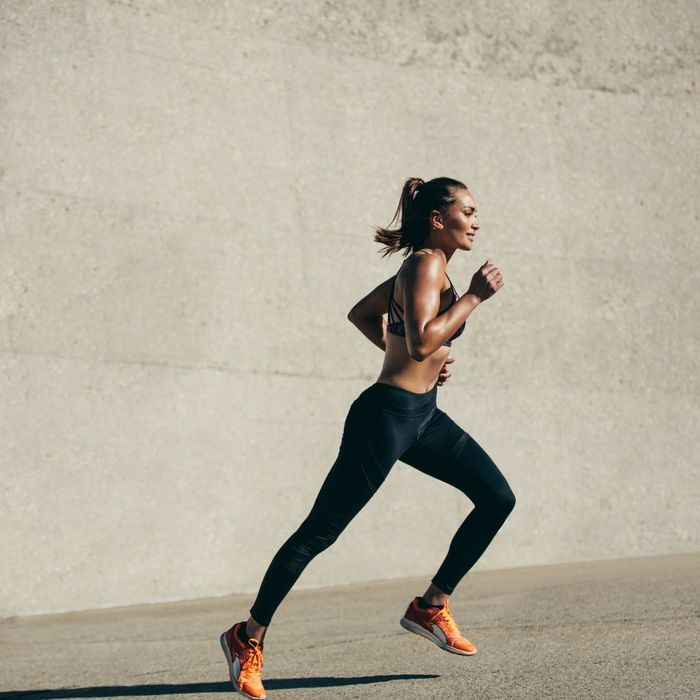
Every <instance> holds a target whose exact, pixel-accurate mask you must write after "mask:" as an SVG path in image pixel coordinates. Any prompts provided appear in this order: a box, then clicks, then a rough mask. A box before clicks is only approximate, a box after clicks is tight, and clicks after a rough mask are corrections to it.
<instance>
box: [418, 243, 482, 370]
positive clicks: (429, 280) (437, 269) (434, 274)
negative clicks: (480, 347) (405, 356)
mask: <svg viewBox="0 0 700 700" xmlns="http://www.w3.org/2000/svg"><path fill="white" fill-rule="evenodd" d="M443 274H444V265H443V264H442V263H441V262H440V261H439V260H438V259H437V258H436V257H435V256H433V255H420V256H417V257H415V258H414V259H413V260H412V264H409V265H407V269H406V284H405V294H404V318H405V323H406V344H407V345H408V352H409V354H410V355H411V357H412V358H413V359H414V360H417V361H418V362H422V361H423V360H425V359H426V358H427V357H429V356H430V355H432V354H433V353H434V352H435V351H436V350H437V349H438V348H439V347H440V346H441V345H442V344H443V343H444V342H445V341H446V340H447V339H448V338H451V337H452V336H453V335H454V334H455V333H456V331H457V329H458V328H459V327H460V326H461V325H462V323H464V321H466V320H467V318H469V316H470V315H471V313H472V311H474V309H475V308H476V307H477V306H478V305H479V304H480V303H481V298H480V297H478V296H477V295H476V294H469V293H468V294H465V295H464V296H463V297H460V298H459V299H458V300H457V302H456V303H455V304H453V305H452V306H451V307H450V308H449V309H448V310H447V311H445V312H444V313H442V314H440V315H439V316H438V315H437V313H438V311H439V310H440V290H441V289H442V279H443Z"/></svg>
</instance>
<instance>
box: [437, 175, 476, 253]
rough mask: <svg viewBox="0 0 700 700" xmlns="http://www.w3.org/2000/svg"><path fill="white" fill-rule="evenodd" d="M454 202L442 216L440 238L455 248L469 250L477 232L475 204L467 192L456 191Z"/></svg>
mask: <svg viewBox="0 0 700 700" xmlns="http://www.w3.org/2000/svg"><path fill="white" fill-rule="evenodd" d="M455 196H456V200H455V201H454V202H453V203H452V204H451V205H450V208H449V209H448V210H447V212H446V213H445V214H443V215H442V217H441V220H442V226H443V228H442V236H443V237H444V238H446V239H448V240H449V242H450V243H451V244H452V245H454V246H455V248H461V249H462V250H471V249H472V247H473V246H474V237H475V235H476V232H477V231H478V230H479V222H478V221H477V219H476V202H475V201H474V198H473V197H472V196H471V194H470V193H469V192H468V191H467V190H462V189H460V190H457V191H456V193H455Z"/></svg>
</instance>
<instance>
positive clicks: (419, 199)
mask: <svg viewBox="0 0 700 700" xmlns="http://www.w3.org/2000/svg"><path fill="white" fill-rule="evenodd" d="M397 218H399V220H400V227H399V228H398V229H395V230H391V229H388V228H387V229H384V228H377V229H376V232H375V238H374V239H375V241H377V242H379V243H382V244H383V245H384V248H383V249H382V250H383V251H384V255H388V254H391V253H395V252H397V251H399V250H403V256H404V257H405V258H406V259H405V260H404V261H403V263H402V265H401V267H400V269H399V270H398V272H397V274H396V275H394V276H393V277H391V278H389V279H388V280H386V281H385V282H382V283H381V284H380V285H379V286H378V287H377V288H376V289H374V290H373V291H371V292H370V293H369V294H368V295H367V296H366V297H364V298H363V299H361V300H360V301H359V302H358V303H357V304H355V306H354V307H353V309H352V310H351V311H350V313H349V314H348V318H349V319H350V320H351V321H352V322H353V323H354V324H355V325H356V326H357V327H358V328H359V329H360V331H362V333H364V335H366V336H367V337H368V338H369V339H370V340H371V341H372V342H373V343H374V344H375V345H377V346H378V347H380V348H381V349H382V350H384V351H385V354H384V364H383V366H382V370H381V372H380V374H379V377H377V380H376V382H375V383H374V384H372V385H371V386H369V387H368V388H367V389H365V390H364V391H362V393H360V395H359V396H358V397H357V398H356V399H355V400H354V401H353V402H352V404H351V406H350V410H349V411H348V414H347V417H346V419H345V424H344V430H343V435H342V439H341V443H340V449H339V452H338V456H337V458H336V460H335V462H334V464H333V466H332V467H331V470H330V472H329V473H328V475H327V476H326V478H325V481H324V482H323V484H322V486H321V489H320V491H319V493H318V496H317V497H316V500H315V502H314V504H313V507H312V508H311V512H310V513H309V515H308V516H307V517H306V519H305V520H304V521H303V522H302V523H301V525H300V526H299V528H298V529H297V530H296V532H294V534H292V535H291V537H290V538H289V539H288V540H287V541H286V542H285V543H284V544H283V545H282V547H281V548H280V549H279V551H278V552H277V553H276V554H275V556H274V557H273V559H272V561H271V563H270V566H269V567H268V569H267V572H266V573H265V576H264V577H263V580H262V583H261V585H260V589H259V591H258V595H257V598H256V599H255V602H254V603H253V606H252V607H251V608H250V617H249V618H248V619H247V620H244V621H241V622H237V623H236V624H234V625H233V627H231V628H230V629H229V630H227V631H226V632H224V633H223V634H222V635H221V646H222V648H223V650H224V654H225V655H226V660H227V662H228V665H229V671H230V674H231V681H232V683H233V686H234V688H235V689H236V690H238V691H239V692H240V693H241V694H243V695H244V696H245V697H247V698H252V699H254V700H262V699H263V698H266V697H267V696H266V695H265V689H264V688H263V685H262V681H261V679H260V674H261V671H262V665H263V639H264V637H265V632H266V630H267V628H268V626H269V625H270V622H271V620H272V616H273V615H274V613H275V611H276V610H277V607H278V606H279V604H280V603H281V602H282V600H283V599H284V598H285V596H286V595H287V593H288V592H289V591H290V589H291V588H292V586H293V585H294V583H295V582H296V580H297V579H298V578H299V576H300V575H301V573H302V571H304V569H305V568H306V566H307V565H308V564H309V562H310V561H311V560H312V559H313V558H314V557H315V556H316V555H318V554H319V553H320V552H322V551H324V550H325V549H327V548H328V547H330V545H332V544H333V542H335V541H336V539H337V538H338V535H340V533H341V532H342V531H343V530H344V529H345V528H346V527H347V525H348V524H349V523H350V521H351V520H352V519H353V518H354V517H355V516H356V515H357V513H359V511H360V510H361V509H362V508H363V507H364V506H365V505H366V504H367V502H368V501H369V500H370V498H372V496H373V495H374V493H375V492H376V491H377V489H378V488H379V487H380V486H381V485H382V482H383V481H384V479H386V477H387V475H388V474H389V471H390V470H391V468H392V466H393V465H394V463H395V462H396V460H398V459H400V460H401V461H402V462H404V463H405V464H408V465H410V466H412V467H415V468H416V469H418V470H420V471H422V472H424V473H425V474H429V475H430V476H433V477H435V478H436V479H440V480H441V481H444V482H446V483H448V484H451V485H452V486H454V487H456V488H458V489H459V490H460V491H462V493H464V494H465V495H466V496H467V497H468V498H469V499H470V500H471V501H472V502H473V504H474V508H473V509H472V510H471V512H470V513H469V514H468V515H467V517H466V519H465V520H464V522H463V523H462V524H461V525H460V527H459V529H458V530H457V532H456V534H455V535H454V538H453V539H452V542H451V544H450V547H449V550H448V552H447V555H446V557H445V559H444V561H443V562H442V564H441V565H440V568H439V569H438V571H437V573H436V574H435V576H434V577H433V578H432V580H431V582H430V585H429V586H428V588H427V589H426V590H425V592H424V593H423V595H422V596H417V597H415V598H414V599H413V600H412V601H411V602H410V603H409V605H408V608H407V609H406V612H405V613H404V616H403V617H402V618H401V620H400V623H401V625H402V626H403V627H404V628H405V629H407V630H408V631H409V632H414V633H415V634H418V635H421V636H422V637H425V638H426V639H429V640H430V641H431V642H434V643H435V644H437V646H438V647H440V648H441V649H444V650H445V651H449V652H452V653H454V654H463V655H471V654H475V653H476V647H475V646H474V645H473V644H472V643H471V642H470V641H469V640H468V639H466V638H465V637H463V636H462V634H461V633H460V631H459V628H458V626H457V624H456V622H455V621H454V619H453V617H452V614H451V612H450V608H449V604H448V600H449V597H450V594H451V593H452V592H453V591H454V589H455V587H456V586H457V584H458V583H459V582H460V580H461V579H462V577H463V576H464V575H465V574H466V573H467V571H469V569H471V567H472V566H473V565H474V564H475V562H476V561H477V560H478V559H479V557H480V556H481V555H482V554H483V552H484V550H485V549H486V547H488V545H489V543H490V542H491V540H492V539H493V537H494V536H495V534H496V532H497V531H498V530H499V529H500V527H501V525H503V523H504V521H505V519H506V518H507V517H508V514H509V513H510V512H511V510H512V509H513V507H514V506H515V496H514V495H513V492H512V491H511V489H510V487H509V485H508V482H507V481H506V479H505V478H504V476H503V475H502V474H501V472H500V471H499V469H498V467H497V466H496V465H495V464H494V463H493V461H492V460H491V458H490V457H489V456H488V455H487V454H486V452H484V450H483V449H482V448H481V447H480V446H479V445H478V443H477V442H476V441H475V440H474V438H473V437H471V436H470V435H469V434H468V433H466V432H465V431H464V430H463V429H462V428H460V427H459V425H457V424H456V423H455V422H454V421H453V420H452V419H451V418H450V417H449V416H448V415H447V414H446V413H444V412H443V411H441V410H440V409H439V408H438V407H437V405H436V399H437V387H438V386H442V384H444V383H445V381H446V379H447V378H448V377H449V376H450V371H449V369H448V368H447V364H448V363H449V362H453V361H454V360H453V359H452V358H449V357H448V355H449V353H450V346H451V345H452V341H453V340H455V339H456V338H459V336H460V335H461V334H462V331H463V330H464V327H465V322H466V320H467V318H468V317H469V316H470V314H471V313H472V311H474V309H475V308H476V307H477V306H478V305H479V304H480V303H482V302H483V301H485V300H486V299H488V298H490V297H491V296H493V295H494V294H495V293H496V292H497V291H498V290H499V289H500V288H501V287H503V278H502V275H501V272H500V271H499V269H498V268H497V267H496V266H495V265H494V264H493V263H492V262H490V261H489V260H487V261H486V262H485V263H484V264H483V265H482V266H481V267H480V268H479V270H478V271H477V272H476V273H475V274H474V276H473V277H472V280H471V284H470V286H469V290H468V291H467V293H466V294H465V295H464V296H462V297H460V296H459V295H458V294H457V291H456V290H455V288H454V286H453V285H452V281H451V280H450V278H449V277H448V275H447V263H448V262H449V261H450V258H451V257H452V254H453V253H454V252H455V251H456V250H464V251H470V250H472V248H473V247H474V237H475V234H476V232H477V231H478V230H479V223H478V221H477V218H476V202H475V201H474V198H473V197H472V195H471V193H470V192H469V190H468V189H467V186H466V185H465V184H464V183H462V182H460V181H459V180H453V179H452V178H448V177H439V178H435V179H434V180H430V181H428V182H424V181H423V180H421V179H420V178H409V179H408V180H407V181H406V183H405V184H404V187H403V191H402V193H401V200H400V202H399V206H398V208H397V210H396V214H395V215H394V219H392V222H391V223H393V222H394V221H396V220H397ZM389 225H390V226H391V224H389ZM380 252H381V251H380ZM387 311H388V322H386V321H384V319H383V314H384V313H386V312H387Z"/></svg>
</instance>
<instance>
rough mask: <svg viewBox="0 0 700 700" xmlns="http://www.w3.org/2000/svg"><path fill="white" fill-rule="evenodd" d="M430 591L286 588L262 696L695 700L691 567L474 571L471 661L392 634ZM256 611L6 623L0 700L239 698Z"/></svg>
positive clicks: (214, 609) (698, 645)
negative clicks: (243, 641)
mask: <svg viewBox="0 0 700 700" xmlns="http://www.w3.org/2000/svg"><path fill="white" fill-rule="evenodd" d="M428 578H429V577H427V576H424V577H420V578H415V579H401V580H396V581H382V582H376V583H368V584H354V585H349V586H340V587H333V588H324V589H316V590H294V589H293V590H292V592H291V593H290V594H289V595H288V596H287V598H286V599H285V600H284V601H283V603H282V605H281V606H280V608H279V609H278V611H277V613H276V615H275V618H274V620H273V622H272V625H271V626H270V628H269V630H268V633H267V636H266V638H265V657H264V667H263V674H262V678H263V682H264V684H265V688H266V691H267V696H268V698H269V699H270V700H273V699H277V700H285V699H291V698H295V699H296V698H303V699H306V698H333V699H340V698H367V697H371V698H387V699H390V698H396V699H397V700H398V699H400V700H411V699H413V698H427V699H430V700H432V699H433V698H479V699H480V700H484V699H494V700H496V699H498V700H501V699H511V698H513V699H516V698H517V699H520V698H523V699H524V698H528V699H529V698H533V699H535V698H537V699H538V700H542V699H544V698H547V699H548V698H556V699H557V700H563V699H566V700H568V699H570V698H581V699H584V698H585V699H589V698H595V699H599V698H610V699H611V700H613V699H614V700H628V699H633V698H640V699H641V698H644V699H645V700H646V699H649V698H651V699H653V700H662V699H664V698H673V700H678V699H680V698H683V699H692V700H697V699H698V698H700V623H699V620H698V618H699V616H700V553H695V554H683V555H666V556H654V557H643V558H634V559H619V560H607V561H598V562H585V563H576V564H565V565H554V566H536V567H523V568H517V569H507V570H498V571H483V572H482V571H470V572H469V573H468V574H467V576H466V577H465V578H464V579H462V582H461V583H460V585H459V586H458V588H457V590H456V591H455V592H454V594H453V596H452V597H451V599H450V607H451V609H452V611H453V614H454V616H455V619H456V621H457V623H458V624H459V626H460V628H461V630H462V633H463V634H464V635H465V636H466V637H468V638H469V639H470V640H471V641H472V642H473V643H474V644H476V646H477V648H478V651H477V653H476V654H475V655H474V656H458V655H455V654H449V653H447V652H445V651H442V650H441V649H439V648H438V647H436V646H435V645H433V644H432V643H431V642H429V641H427V640H425V639H423V638H421V637H418V636H416V635H414V634H411V633H410V632H407V631H405V630H404V629H403V628H402V627H401V626H400V625H399V619H400V618H401V616H402V615H403V613H404V610H405V608H406V606H407V605H408V603H409V602H410V600H411V598H412V597H413V596H414V595H420V594H421V593H423V591H424V590H425V588H426V587H427V584H428ZM253 598H254V596H253V595H236V596H229V597H225V598H216V599H206V600H197V601H188V602H179V603H166V604H158V605H139V606H130V607H124V608H112V609H108V610H98V611H87V612H79V613H64V614H58V615H37V616H29V617H17V618H11V619H8V620H3V621H0V645H1V646H0V657H1V658H0V689H1V690H0V700H5V699H6V698H44V699H46V698H116V697H130V698H153V697H159V698H170V697H172V698H182V699H184V698H210V699H212V698H214V697H216V696H221V697H224V696H227V695H228V696H230V697H232V698H236V697H237V698H242V696H241V695H239V694H238V693H236V692H235V691H234V690H233V689H232V687H231V685H230V682H229V678H228V667H227V664H226V661H225V659H224V655H223V653H222V650H221V647H220V646H219V635H220V634H221V632H222V631H223V630H224V629H226V628H227V627H229V626H231V624H232V623H233V622H235V621H237V620H240V619H245V618H247V616H248V610H249V607H250V605H251V603H252V601H253Z"/></svg>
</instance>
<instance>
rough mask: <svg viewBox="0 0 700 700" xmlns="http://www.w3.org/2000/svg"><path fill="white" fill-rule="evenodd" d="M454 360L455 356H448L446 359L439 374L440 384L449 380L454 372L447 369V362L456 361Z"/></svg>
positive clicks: (438, 382)
mask: <svg viewBox="0 0 700 700" xmlns="http://www.w3.org/2000/svg"><path fill="white" fill-rule="evenodd" d="M454 361H455V358H454V357H448V358H447V359H446V360H445V364H444V365H443V366H442V369H441V370H440V374H439V376H438V380H437V384H438V386H442V385H443V384H444V383H445V382H446V381H447V378H448V377H451V376H452V372H450V370H449V369H447V363H448V362H454Z"/></svg>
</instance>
